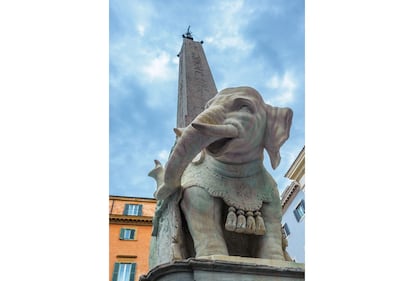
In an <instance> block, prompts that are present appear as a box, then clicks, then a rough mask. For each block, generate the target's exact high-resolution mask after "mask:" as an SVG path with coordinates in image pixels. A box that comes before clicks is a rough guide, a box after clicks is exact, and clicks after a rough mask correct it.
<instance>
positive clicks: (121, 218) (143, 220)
mask: <svg viewBox="0 0 414 281" xmlns="http://www.w3.org/2000/svg"><path fill="white" fill-rule="evenodd" d="M109 223H110V224H128V225H152V217H149V216H125V215H109Z"/></svg>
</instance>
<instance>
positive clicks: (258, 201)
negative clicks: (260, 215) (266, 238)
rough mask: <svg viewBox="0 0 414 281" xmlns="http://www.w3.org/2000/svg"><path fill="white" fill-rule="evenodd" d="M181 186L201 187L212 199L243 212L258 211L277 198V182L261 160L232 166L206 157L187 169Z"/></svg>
mask: <svg viewBox="0 0 414 281" xmlns="http://www.w3.org/2000/svg"><path fill="white" fill-rule="evenodd" d="M181 186H182V187H183V188H189V187H191V186H199V187H202V188H204V189H205V190H206V191H207V192H208V193H209V194H210V195H211V196H214V197H220V198H222V199H223V200H224V202H226V204H227V205H228V206H233V207H235V208H236V209H240V210H244V211H257V210H259V209H260V208H261V207H262V204H263V202H272V201H273V200H275V197H276V196H277V195H276V193H275V188H277V186H276V182H275V181H274V180H273V178H272V177H271V176H270V175H269V173H268V172H267V171H266V170H265V168H264V166H263V163H262V161H261V160H256V161H253V162H250V163H247V164H231V165H230V164H225V163H222V162H219V161H217V160H215V159H214V158H212V157H210V156H209V155H206V157H205V159H204V161H203V162H202V163H201V164H199V165H194V164H191V165H189V166H188V168H187V169H186V171H185V172H184V174H183V177H182V179H181Z"/></svg>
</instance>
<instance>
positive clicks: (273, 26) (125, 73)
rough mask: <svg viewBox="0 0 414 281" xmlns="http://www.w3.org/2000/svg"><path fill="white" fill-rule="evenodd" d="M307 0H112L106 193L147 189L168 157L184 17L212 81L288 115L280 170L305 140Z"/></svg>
mask: <svg viewBox="0 0 414 281" xmlns="http://www.w3.org/2000/svg"><path fill="white" fill-rule="evenodd" d="M304 20H305V18H304V1H301V0H295V1H274V0H268V1H266V0H264V1H243V0H235V1H230V0H228V1H146V0H141V1H113V0H112V1H109V32H110V33H109V38H110V41H109V63H110V65H109V71H110V73H109V94H110V98H109V106H110V111H109V126H110V132H109V136H110V143H109V145H110V159H109V165H110V166H109V172H110V174H109V181H110V182H109V193H110V194H111V195H123V196H138V197H152V196H153V192H154V190H155V181H154V180H153V179H152V178H150V177H148V176H147V174H148V172H149V171H150V170H151V169H152V168H153V167H154V162H153V160H154V159H158V160H160V161H161V162H162V163H163V164H165V162H166V160H167V157H168V153H169V151H170V149H171V147H172V145H173V143H174V140H175V135H174V133H173V128H174V127H175V126H176V110H177V87H178V82H177V81H178V57H177V54H178V52H179V51H180V48H181V44H182V37H181V35H182V34H183V33H185V31H186V29H187V27H188V26H189V25H190V26H191V29H190V30H191V32H192V33H193V36H194V40H196V41H201V40H203V41H204V44H203V48H204V52H205V54H206V56H207V60H208V63H209V65H210V68H211V71H212V74H213V78H214V80H215V83H216V87H217V89H218V90H221V89H224V88H226V87H233V86H242V85H247V86H252V87H254V88H256V89H257V90H258V91H259V92H260V93H261V94H262V96H263V98H264V99H265V101H266V102H267V103H269V104H272V105H274V106H281V107H285V106H286V107H290V108H292V109H293V111H294V118H293V123H292V128H291V135H290V138H289V139H288V140H287V141H286V143H285V145H284V146H283V147H282V149H281V156H282V160H281V163H280V165H279V167H278V168H277V169H276V170H273V169H271V167H270V163H269V160H268V158H267V155H266V159H265V165H266V167H267V168H268V170H269V172H270V173H271V174H272V175H273V177H274V178H275V179H276V181H277V182H278V185H279V189H280V190H283V189H284V188H285V187H286V186H287V185H288V184H289V180H288V179H286V178H284V174H285V173H286V171H287V169H288V168H289V167H290V165H291V163H292V162H293V160H294V159H295V157H296V156H297V154H298V153H299V152H300V150H301V149H302V147H303V146H304V145H305V126H304V124H305V118H304V106H305V105H304V100H305V90H304V86H305V83H304V79H305V77H304V75H305V74H304V54H305V50H304V44H305V33H304V32H305V26H304Z"/></svg>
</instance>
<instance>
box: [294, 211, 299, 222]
mask: <svg viewBox="0 0 414 281" xmlns="http://www.w3.org/2000/svg"><path fill="white" fill-rule="evenodd" d="M293 213H294V214H295V218H296V221H297V222H299V221H300V215H299V213H298V210H296V209H295V210H294V211H293Z"/></svg>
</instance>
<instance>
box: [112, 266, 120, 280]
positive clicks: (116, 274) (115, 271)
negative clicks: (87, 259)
mask: <svg viewBox="0 0 414 281" xmlns="http://www.w3.org/2000/svg"><path fill="white" fill-rule="evenodd" d="M118 271H119V263H117V262H116V263H115V266H114V272H113V273H112V281H117V280H118Z"/></svg>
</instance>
